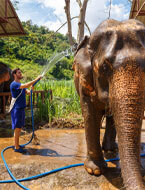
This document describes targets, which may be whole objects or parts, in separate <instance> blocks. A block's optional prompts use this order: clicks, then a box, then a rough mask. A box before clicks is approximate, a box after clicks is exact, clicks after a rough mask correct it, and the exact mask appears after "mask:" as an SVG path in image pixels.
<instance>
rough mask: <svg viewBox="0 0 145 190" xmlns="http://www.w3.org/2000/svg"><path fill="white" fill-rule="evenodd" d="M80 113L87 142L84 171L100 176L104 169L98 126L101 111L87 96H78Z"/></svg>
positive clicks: (104, 163)
mask: <svg viewBox="0 0 145 190" xmlns="http://www.w3.org/2000/svg"><path fill="white" fill-rule="evenodd" d="M80 100H81V106H82V112H83V117H84V122H85V134H86V142H87V159H86V160H85V164H84V165H85V169H86V170H87V172H88V173H90V174H94V175H100V174H101V173H103V171H104V169H105V168H106V166H107V165H106V162H105V161H104V158H103V153H102V149H101V145H100V124H101V119H102V112H101V109H100V110H99V108H96V107H95V106H96V103H93V102H92V101H91V98H90V97H89V96H86V95H84V94H82V93H81V95H80Z"/></svg>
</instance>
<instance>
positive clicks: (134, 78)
mask: <svg viewBox="0 0 145 190" xmlns="http://www.w3.org/2000/svg"><path fill="white" fill-rule="evenodd" d="M143 79H144V73H143V71H142V70H141V69H140V68H139V67H138V66H137V65H135V63H134V65H127V66H124V67H122V68H120V69H118V71H115V73H114V75H113V78H112V80H111V82H110V100H111V101H110V102H111V104H110V106H111V109H112V112H113V115H114V120H115V126H116V129H117V135H118V144H119V154H120V160H121V170H122V176H123V180H124V184H125V187H126V188H127V190H142V189H145V187H144V185H143V182H142V177H141V174H140V138H141V125H142V118H143V114H144V80H143Z"/></svg>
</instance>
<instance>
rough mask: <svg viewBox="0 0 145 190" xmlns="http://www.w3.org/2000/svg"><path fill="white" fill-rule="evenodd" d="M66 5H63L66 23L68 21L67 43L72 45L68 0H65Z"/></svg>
mask: <svg viewBox="0 0 145 190" xmlns="http://www.w3.org/2000/svg"><path fill="white" fill-rule="evenodd" d="M65 4H66V6H65V7H64V10H65V13H66V18H67V23H68V38H69V43H70V45H71V46H72V45H73V38H72V26H71V16H70V0H65Z"/></svg>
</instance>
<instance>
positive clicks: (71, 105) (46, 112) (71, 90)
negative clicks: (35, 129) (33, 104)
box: [35, 80, 81, 121]
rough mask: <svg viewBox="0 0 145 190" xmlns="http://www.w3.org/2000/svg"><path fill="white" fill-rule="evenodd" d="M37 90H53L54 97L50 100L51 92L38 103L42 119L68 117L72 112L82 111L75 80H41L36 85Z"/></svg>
mask: <svg viewBox="0 0 145 190" xmlns="http://www.w3.org/2000/svg"><path fill="white" fill-rule="evenodd" d="M35 89H36V90H46V91H47V90H49V89H51V90H52V95H53V98H52V100H50V96H49V94H47V95H46V96H45V100H44V102H43V103H42V101H41V100H40V103H39V104H38V112H37V116H39V119H40V120H47V119H48V120H49V121H51V120H52V119H53V118H59V117H66V116H68V115H69V114H70V113H78V114H80V113H81V108H80V103H79V96H78V94H77V92H76V90H75V86H74V82H73V80H70V81H66V80H62V81H56V80H46V81H44V80H43V81H41V82H39V83H38V84H37V85H36V88H35Z"/></svg>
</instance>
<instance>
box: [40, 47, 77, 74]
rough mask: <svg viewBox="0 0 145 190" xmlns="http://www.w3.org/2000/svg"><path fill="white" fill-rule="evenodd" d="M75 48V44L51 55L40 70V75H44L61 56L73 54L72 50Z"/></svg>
mask: <svg viewBox="0 0 145 190" xmlns="http://www.w3.org/2000/svg"><path fill="white" fill-rule="evenodd" d="M74 49H75V46H72V47H70V48H68V49H67V50H65V51H62V52H61V53H56V54H55V55H54V56H53V57H51V59H50V61H48V63H47V65H46V66H45V67H44V69H43V70H42V73H41V76H42V77H44V75H45V74H46V73H47V72H48V71H49V70H50V69H51V68H52V67H53V66H54V65H55V64H56V63H57V62H58V61H60V60H61V59H62V58H64V57H67V56H70V55H73V51H74Z"/></svg>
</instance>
